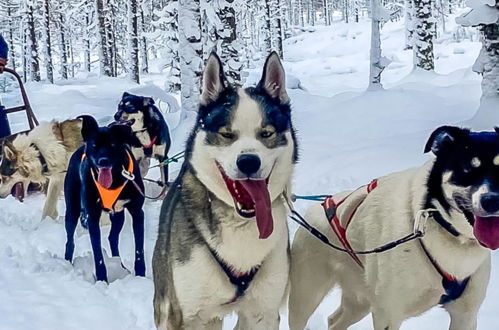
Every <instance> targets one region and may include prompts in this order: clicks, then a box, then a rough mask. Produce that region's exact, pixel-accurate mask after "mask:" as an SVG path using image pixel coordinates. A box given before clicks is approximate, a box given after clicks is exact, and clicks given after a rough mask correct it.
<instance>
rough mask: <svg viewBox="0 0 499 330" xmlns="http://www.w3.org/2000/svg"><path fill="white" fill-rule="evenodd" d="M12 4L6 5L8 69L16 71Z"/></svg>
mask: <svg viewBox="0 0 499 330" xmlns="http://www.w3.org/2000/svg"><path fill="white" fill-rule="evenodd" d="M11 6H12V4H11V2H10V1H9V2H8V3H7V16H8V17H9V45H10V47H9V62H10V67H12V69H14V70H16V52H15V50H14V28H15V27H14V24H13V21H14V18H13V17H12V7H11Z"/></svg>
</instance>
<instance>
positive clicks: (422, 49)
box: [413, 0, 435, 71]
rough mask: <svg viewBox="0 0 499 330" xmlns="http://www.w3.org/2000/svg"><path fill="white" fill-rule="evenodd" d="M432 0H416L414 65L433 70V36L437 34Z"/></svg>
mask: <svg viewBox="0 0 499 330" xmlns="http://www.w3.org/2000/svg"><path fill="white" fill-rule="evenodd" d="M431 14H432V0H414V46H413V52H414V66H415V67H418V68H421V69H424V70H428V71H432V70H434V69H435V63H434V57H433V37H434V34H435V30H434V24H435V23H434V21H433V17H432V15H431Z"/></svg>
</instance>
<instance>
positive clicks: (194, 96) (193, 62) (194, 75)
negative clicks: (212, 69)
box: [178, 0, 203, 117]
mask: <svg viewBox="0 0 499 330" xmlns="http://www.w3.org/2000/svg"><path fill="white" fill-rule="evenodd" d="M178 22H179V53H180V79H181V85H182V91H181V99H182V109H183V111H184V114H183V117H185V116H187V113H188V112H189V111H191V112H196V111H197V108H198V103H199V97H200V86H201V75H202V71H201V70H202V64H203V63H202V56H203V47H202V43H201V9H200V0H179V2H178Z"/></svg>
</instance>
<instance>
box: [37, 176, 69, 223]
mask: <svg viewBox="0 0 499 330" xmlns="http://www.w3.org/2000/svg"><path fill="white" fill-rule="evenodd" d="M63 182H64V175H63V174H62V175H61V174H58V175H55V176H52V177H51V178H50V180H49V185H48V188H47V199H46V200H45V205H44V206H43V212H42V219H45V218H46V217H50V218H52V219H54V220H57V217H58V216H59V214H58V213H57V200H58V199H59V195H60V193H61V190H62V187H63Z"/></svg>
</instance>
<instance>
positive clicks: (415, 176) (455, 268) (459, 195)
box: [289, 126, 499, 330]
mask: <svg viewBox="0 0 499 330" xmlns="http://www.w3.org/2000/svg"><path fill="white" fill-rule="evenodd" d="M498 133H499V129H496V132H480V133H475V132H470V131H469V130H466V129H461V128H457V127H450V126H444V127H441V128H438V129H437V130H435V131H434V132H433V134H432V135H431V137H430V139H429V141H428V142H427V145H426V147H425V152H429V151H432V152H433V153H434V154H435V155H436V159H435V160H432V161H430V162H428V163H427V164H426V165H424V166H422V167H420V168H415V169H410V170H406V171H403V172H399V173H394V174H390V175H388V176H385V177H382V178H380V179H379V180H377V182H376V181H374V182H373V183H374V184H371V185H369V186H366V187H363V188H362V189H361V190H363V189H366V191H365V193H364V196H361V199H360V200H359V199H358V197H359V193H360V192H359V191H360V190H358V191H356V192H354V193H353V194H351V195H349V197H347V198H346V199H344V197H345V196H346V194H348V192H345V193H342V194H338V195H335V196H333V198H332V200H330V199H328V200H326V202H325V203H324V204H323V205H322V206H321V205H315V206H313V207H311V209H310V210H309V212H308V215H306V218H307V219H308V220H309V221H310V222H311V224H313V225H314V226H315V227H317V228H318V229H320V230H321V231H322V232H323V233H327V234H328V236H329V239H330V240H331V241H333V242H335V243H336V244H337V245H340V244H343V246H347V244H349V245H350V246H351V248H352V249H355V250H357V251H358V250H368V249H371V248H374V247H378V246H382V245H383V244H385V243H387V242H391V241H394V240H396V239H398V238H400V237H402V236H404V235H406V234H408V233H410V232H412V230H413V226H414V224H415V221H416V219H417V218H418V214H420V215H421V214H423V213H421V212H420V211H422V210H427V211H428V212H429V215H430V217H429V218H428V220H427V223H426V234H425V236H424V237H423V238H420V239H417V240H413V241H411V242H408V243H406V244H403V245H400V246H398V247H396V248H394V249H392V250H389V251H386V252H383V253H379V254H370V255H366V256H361V255H355V254H351V255H349V254H347V253H343V252H338V251H335V250H333V249H331V248H329V247H328V246H326V245H324V244H323V243H322V242H320V241H319V240H317V239H316V238H315V237H313V236H312V235H310V234H309V233H308V232H306V231H304V230H298V232H297V233H296V236H295V239H294V242H293V246H292V252H291V256H292V257H291V260H292V267H291V275H290V278H291V282H290V283H291V284H290V300H289V305H290V310H289V317H290V328H291V329H292V330H298V329H300V330H301V329H303V328H304V327H305V325H306V323H307V320H308V318H309V317H310V315H311V314H312V313H313V311H314V310H315V309H316V307H317V306H318V305H319V303H320V302H321V300H322V299H323V298H324V296H325V295H326V294H327V293H328V292H329V291H330V290H331V289H332V288H333V287H334V286H335V285H339V286H340V287H341V290H342V300H341V306H340V307H339V308H338V309H337V310H336V312H334V313H333V314H332V315H331V316H330V317H329V319H328V323H329V329H335V330H341V329H347V328H348V327H349V326H350V325H352V324H354V323H356V322H358V321H359V320H361V319H362V318H363V317H364V316H366V315H367V314H368V313H370V312H371V313H372V316H373V322H374V329H375V330H386V329H390V330H395V329H399V327H400V326H401V323H402V322H403V321H404V320H406V319H407V318H409V317H413V316H417V315H419V314H421V313H423V312H425V311H427V310H429V309H430V308H432V307H433V306H436V305H441V306H443V307H444V308H445V309H446V310H447V311H448V313H449V314H450V319H451V322H450V329H452V330H471V329H476V327H477V313H478V310H479V308H480V305H481V303H482V301H483V299H484V297H485V293H486V289H487V285H488V282H489V273H490V250H495V249H497V248H498V247H499V175H498V174H499V134H498ZM376 184H377V185H376ZM343 199H344V202H343V204H342V205H340V206H338V204H340V202H341V201H342V200H343ZM354 199H357V201H355V202H351V201H352V200H354ZM333 200H334V201H333ZM349 203H350V204H353V205H355V209H356V211H354V210H352V209H350V210H349V211H348V210H343V211H342V209H343V207H345V208H348V207H347V206H344V205H348V204H349ZM332 205H336V211H337V212H336V217H335V216H334V215H333V214H334V212H330V214H329V217H326V215H325V214H326V212H325V210H327V209H329V208H330V207H331V206H332ZM338 212H339V213H338ZM345 212H346V213H345ZM340 213H342V214H343V215H342V214H340ZM338 214H339V215H338ZM331 215H333V216H331ZM344 215H345V216H344ZM338 217H339V218H338ZM329 219H332V220H331V223H329ZM347 226H348V230H346V229H347ZM332 227H333V228H332ZM332 229H333V230H332ZM335 230H336V231H337V232H338V233H339V234H337V236H336V235H334V234H333V232H334V231H335ZM342 230H346V233H345V231H342ZM341 241H343V242H341Z"/></svg>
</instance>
